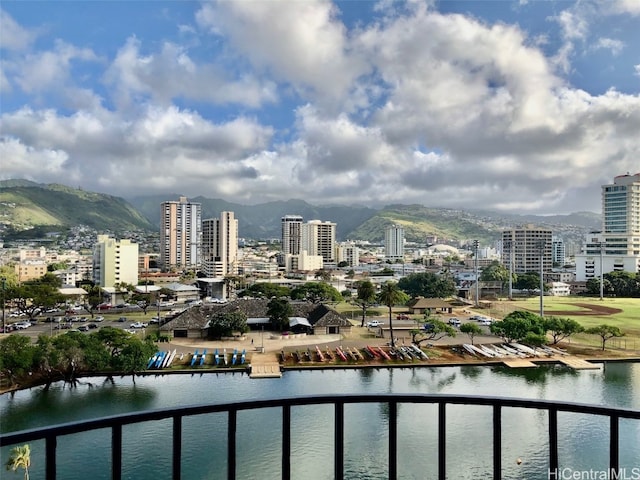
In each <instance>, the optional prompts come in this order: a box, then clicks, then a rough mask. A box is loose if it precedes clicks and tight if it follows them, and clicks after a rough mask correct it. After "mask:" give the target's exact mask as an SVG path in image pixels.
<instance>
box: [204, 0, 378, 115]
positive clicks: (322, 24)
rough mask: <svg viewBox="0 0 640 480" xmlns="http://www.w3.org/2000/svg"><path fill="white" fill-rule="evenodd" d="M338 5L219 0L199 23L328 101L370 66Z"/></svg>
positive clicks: (303, 89)
mask: <svg viewBox="0 0 640 480" xmlns="http://www.w3.org/2000/svg"><path fill="white" fill-rule="evenodd" d="M337 14H338V11H337V7H336V6H334V5H333V4H331V3H330V2H328V1H322V0H318V1H305V2H290V1H272V2H227V1H222V2H215V3H207V4H205V5H203V7H202V9H201V10H200V11H199V12H198V14H197V21H198V23H199V24H200V25H201V26H202V27H203V28H205V29H208V30H209V31H210V32H212V33H214V34H216V35H223V36H225V39H226V40H227V41H228V42H229V43H230V44H231V46H232V47H233V48H234V49H235V50H236V51H237V52H238V53H239V54H241V55H243V56H246V57H247V58H248V59H249V60H250V61H251V63H252V64H253V65H254V66H255V67H256V68H258V69H260V70H262V71H265V72H268V73H270V74H271V75H273V76H274V77H275V78H276V79H278V80H279V81H282V82H285V83H290V84H291V85H293V86H294V87H295V88H296V89H297V90H298V91H299V93H301V94H303V95H305V96H309V97H315V98H319V99H321V100H322V101H323V103H325V104H327V105H335V104H336V102H341V101H344V98H345V95H346V94H347V93H348V91H349V89H350V87H351V85H352V82H353V81H354V79H355V78H357V77H358V76H359V75H361V74H363V73H365V72H366V70H367V65H366V64H365V63H364V62H363V61H362V60H361V59H360V58H359V57H358V56H357V55H355V54H354V52H352V51H351V50H350V48H349V38H348V35H347V33H348V32H347V31H346V29H345V27H344V26H343V25H342V23H340V22H339V21H338V20H337V18H336V17H337Z"/></svg>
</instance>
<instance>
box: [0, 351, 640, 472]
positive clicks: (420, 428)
mask: <svg viewBox="0 0 640 480" xmlns="http://www.w3.org/2000/svg"><path fill="white" fill-rule="evenodd" d="M638 392H640V364H638V363H606V364H603V365H602V368H600V369H599V370H582V371H575V370H572V369H570V368H568V367H566V366H561V365H550V366H543V367H538V368H533V369H511V368H507V367H502V366H486V367H483V366H459V367H420V368H402V369H395V368H394V369H385V368H380V369H359V370H321V371H288V372H286V373H285V374H284V375H283V377H282V378H279V379H260V380H251V379H249V378H248V376H247V375H246V374H243V373H235V374H193V375H165V376H161V375H159V376H148V377H138V378H136V380H135V383H134V382H133V381H132V379H131V377H124V378H116V379H115V381H114V382H113V383H111V382H107V381H105V380H104V379H103V378H88V379H83V384H82V385H80V386H78V387H77V388H69V386H68V385H64V384H62V383H60V384H56V385H54V386H52V387H51V388H50V389H49V390H48V391H45V390H44V389H43V388H41V387H38V388H33V389H30V390H25V391H20V392H16V393H15V394H5V395H3V396H1V397H0V418H1V425H0V428H1V429H2V431H3V432H8V431H15V430H22V429H28V428H33V427H39V426H43V425H51V424H58V423H64V422H69V421H74V420H80V419H87V418H97V417H102V416H107V415H114V414H118V413H125V412H133V411H143V410H149V409H156V408H165V407H175V406H182V405H194V404H201V403H227V402H235V401H243V400H253V399H269V398H281V397H289V396H295V395H316V394H348V393H363V394H376V393H449V394H470V395H489V396H504V397H519V398H530V399H548V400H559V401H569V402H580V403H591V404H596V405H607V406H616V407H625V408H634V409H640V395H639V394H638ZM447 412H448V415H447V467H448V472H449V478H452V479H485V478H490V477H491V476H492V473H491V472H492V437H491V435H492V433H491V432H492V430H491V409H490V407H481V406H477V407H474V406H449V407H448V408H447ZM388 415H389V413H388V409H387V408H386V406H385V405H384V404H376V403H374V404H365V405H347V406H346V407H345V478H347V479H362V480H368V479H383V478H387V472H388V462H387V453H386V452H387V445H388V435H387V425H388ZM558 421H559V444H560V452H559V453H560V464H561V467H562V468H563V469H565V470H564V473H565V474H570V473H572V472H589V471H592V472H600V471H604V470H606V469H607V467H608V442H609V435H608V420H607V419H599V418H592V417H590V416H586V415H578V414H566V413H565V414H563V413H559V415H558ZM237 431H238V438H237V445H238V467H237V468H238V475H237V477H238V478H242V479H258V478H259V479H261V480H265V479H278V478H280V458H281V416H280V410H276V409H273V410H263V411H250V412H240V413H239V414H238V430H237ZM620 434H621V442H620V445H621V448H622V452H621V467H623V468H624V469H626V474H627V475H628V476H629V478H640V422H636V421H624V420H623V421H621V426H620ZM398 435H399V451H398V464H399V478H401V479H420V480H422V479H432V478H437V451H438V450H437V407H435V406H433V405H408V404H403V405H400V407H399V410H398ZM226 438H227V431H226V415H224V414H213V415H207V416H199V417H194V418H185V419H184V421H183V478H186V479H190V480H191V479H218V478H220V479H222V478H226V474H227V471H226V465H225V458H226V452H227V447H226ZM547 438H548V437H547V414H546V412H540V411H536V410H528V409H513V410H512V409H507V410H505V411H504V413H503V458H502V463H503V478H513V479H546V478H548V458H547V457H548V454H547V452H548V443H547ZM171 442H172V439H171V423H170V421H158V422H152V423H146V424H144V425H133V426H128V427H125V428H124V430H123V445H124V446H123V452H124V457H123V465H124V472H125V474H124V478H128V479H135V480H144V479H153V480H159V479H169V478H170V476H171ZM31 447H32V450H33V453H32V467H31V478H32V479H38V478H44V474H43V467H44V465H43V459H44V457H43V455H42V453H43V449H44V445H43V444H42V443H40V442H35V443H34V444H33V445H31ZM0 453H1V454H2V463H3V464H4V462H5V461H6V458H7V454H8V449H3V450H2V452H0ZM291 459H292V460H291V463H292V478H300V479H302V478H304V479H313V480H315V479H331V478H333V408H332V407H331V406H314V407H296V408H294V409H293V410H292V441H291ZM109 460H110V437H109V432H108V431H107V430H101V431H96V432H87V433H83V434H80V435H75V436H70V437H62V438H61V439H60V440H59V443H58V465H59V476H58V478H61V479H64V480H68V479H82V480H85V479H88V478H92V479H102V478H108V477H109V475H110V470H109V468H110V467H109V465H110V464H109ZM3 470H4V466H3ZM634 472H636V474H637V475H638V476H636V477H631V475H632V474H633V473H634ZM2 473H3V475H2V478H7V479H11V478H16V479H17V478H22V477H21V476H20V475H19V474H18V473H15V474H13V473H7V472H6V471H3V472H2ZM574 475H575V473H574ZM571 478H591V477H584V476H582V477H571ZM594 478H600V477H594Z"/></svg>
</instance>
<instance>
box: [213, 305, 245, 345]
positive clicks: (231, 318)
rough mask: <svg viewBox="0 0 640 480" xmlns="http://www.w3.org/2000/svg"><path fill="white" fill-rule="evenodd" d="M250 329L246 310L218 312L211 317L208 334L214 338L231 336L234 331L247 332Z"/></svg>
mask: <svg viewBox="0 0 640 480" xmlns="http://www.w3.org/2000/svg"><path fill="white" fill-rule="evenodd" d="M248 330H249V327H248V326H247V315H246V314H245V313H244V312H240V311H237V312H228V313H217V314H215V315H212V316H211V318H210V319H209V332H208V335H209V337H212V338H216V339H220V338H222V337H230V336H231V335H233V333H234V332H239V333H245V332H247V331H248Z"/></svg>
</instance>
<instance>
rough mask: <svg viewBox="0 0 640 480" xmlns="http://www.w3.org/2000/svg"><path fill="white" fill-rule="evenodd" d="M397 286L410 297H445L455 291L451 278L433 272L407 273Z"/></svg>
mask: <svg viewBox="0 0 640 480" xmlns="http://www.w3.org/2000/svg"><path fill="white" fill-rule="evenodd" d="M398 288H399V289H400V290H402V291H404V292H405V293H407V294H408V295H409V296H411V297H419V296H422V297H427V298H446V297H450V296H451V295H454V294H455V293H456V284H455V282H454V281H453V278H451V277H450V276H449V275H436V274H435V273H433V272H425V273H412V274H411V275H407V276H406V277H403V278H401V279H400V281H399V282H398Z"/></svg>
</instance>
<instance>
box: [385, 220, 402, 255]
mask: <svg viewBox="0 0 640 480" xmlns="http://www.w3.org/2000/svg"><path fill="white" fill-rule="evenodd" d="M384 256H385V258H387V259H389V260H402V259H403V258H404V228H402V227H401V226H399V225H391V226H389V227H387V228H386V229H385V231H384Z"/></svg>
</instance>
